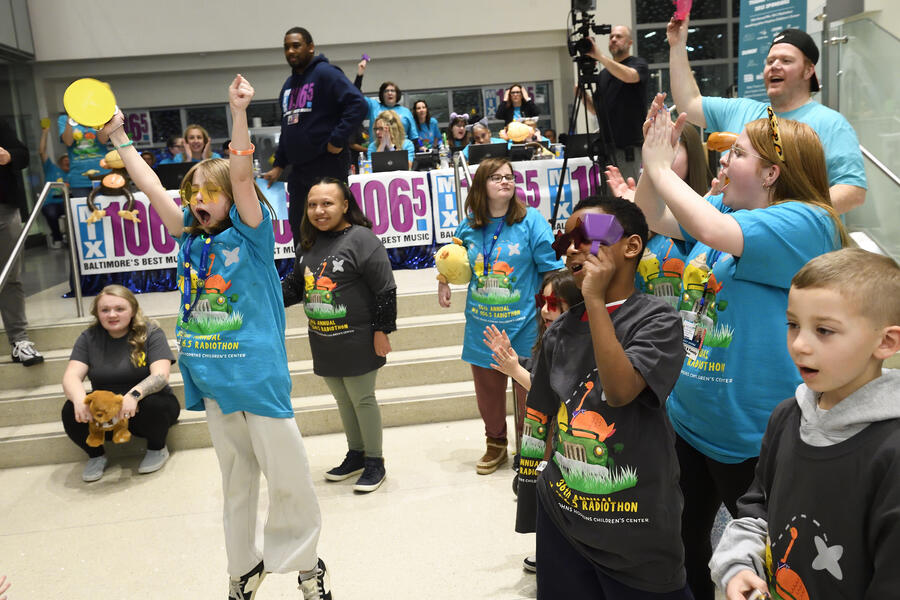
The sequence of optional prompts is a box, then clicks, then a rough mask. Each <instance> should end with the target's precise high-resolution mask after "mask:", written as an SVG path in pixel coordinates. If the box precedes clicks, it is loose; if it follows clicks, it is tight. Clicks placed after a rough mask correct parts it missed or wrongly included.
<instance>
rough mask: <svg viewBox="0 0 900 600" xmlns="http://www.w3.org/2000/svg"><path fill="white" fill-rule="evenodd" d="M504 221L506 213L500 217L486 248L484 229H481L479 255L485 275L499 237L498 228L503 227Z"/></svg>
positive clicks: (488, 269) (489, 267)
mask: <svg viewBox="0 0 900 600" xmlns="http://www.w3.org/2000/svg"><path fill="white" fill-rule="evenodd" d="M504 221H506V215H504V216H503V217H501V218H500V222H499V223H497V229H496V230H495V231H494V235H493V236H491V247H490V248H487V242H485V241H484V229H482V230H481V256H482V257H483V258H482V263H483V265H484V274H485V275H487V274H488V272H490V270H491V263H492V262H493V261H492V260H491V255H492V254H493V253H494V246H496V245H497V240H498V239H500V230H501V229H503V222H504Z"/></svg>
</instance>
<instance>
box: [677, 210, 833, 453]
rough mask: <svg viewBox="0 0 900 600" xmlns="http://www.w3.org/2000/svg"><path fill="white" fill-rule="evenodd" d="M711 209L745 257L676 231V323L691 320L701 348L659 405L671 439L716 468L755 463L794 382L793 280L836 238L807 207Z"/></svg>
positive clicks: (819, 213)
mask: <svg viewBox="0 0 900 600" xmlns="http://www.w3.org/2000/svg"><path fill="white" fill-rule="evenodd" d="M710 203H711V204H712V205H713V206H715V207H716V208H717V209H718V210H719V211H721V212H722V213H726V214H730V215H731V216H732V217H734V219H735V220H736V221H737V223H738V225H740V227H741V231H742V232H743V236H744V251H743V256H741V257H738V258H735V257H733V256H731V255H730V254H725V253H722V252H719V251H718V250H713V249H712V248H710V247H709V246H707V245H705V244H702V243H700V242H698V241H696V240H694V239H693V238H691V237H690V236H689V235H688V234H687V232H683V233H684V234H685V238H686V241H685V244H686V248H687V256H686V257H685V261H684V274H683V277H682V291H681V300H680V302H679V305H678V309H679V312H680V314H681V316H682V318H683V319H684V318H685V317H686V316H688V317H691V318H692V320H695V319H693V317H694V315H695V314H699V319H698V320H697V330H698V331H702V333H701V334H700V337H702V339H703V344H702V346H701V347H700V353H699V356H698V357H697V358H696V359H693V358H691V357H690V356H688V357H687V358H685V360H684V365H683V366H682V369H681V376H680V377H679V378H678V382H677V383H676V384H675V389H674V390H673V391H672V394H671V395H670V396H669V401H668V403H667V407H668V411H669V418H670V419H671V420H672V426H673V427H674V428H675V431H676V432H677V433H678V435H679V436H681V437H682V438H683V439H684V440H685V441H687V442H688V443H689V444H690V445H691V446H693V447H694V448H696V449H697V450H699V451H700V452H702V453H703V454H705V455H706V456H709V457H710V458H712V459H714V460H717V461H719V462H723V463H738V462H742V461H744V460H747V459H748V458H751V457H755V456H759V447H760V441H761V440H762V435H763V432H764V431H765V429H766V423H767V422H768V420H769V415H770V414H771V413H772V410H773V409H774V408H775V407H776V406H777V405H778V403H779V402H781V401H782V400H784V399H785V398H790V397H791V396H792V395H793V394H794V391H795V390H796V388H797V385H798V384H799V383H800V375H799V374H798V372H797V369H796V367H795V366H794V363H793V361H792V360H791V357H790V355H789V354H788V351H787V343H786V340H787V324H786V318H785V311H786V310H787V297H788V290H789V289H790V286H791V278H793V276H794V274H796V273H797V271H799V270H800V268H801V267H802V266H803V265H805V264H806V263H807V262H808V261H809V260H810V259H812V258H814V257H816V256H819V255H820V254H824V253H826V252H830V251H832V250H836V249H837V248H838V247H839V240H838V238H837V234H836V232H835V226H834V222H833V221H832V219H831V217H830V216H829V215H828V214H827V213H826V212H825V211H824V210H823V209H820V208H817V207H814V206H812V205H810V204H806V203H803V202H783V203H781V204H776V205H774V206H769V207H767V208H760V209H755V210H739V211H735V212H731V209H729V208H728V207H726V206H724V205H723V204H722V197H721V196H715V197H713V198H710ZM710 269H711V270H712V276H711V277H708V278H707V277H706V275H707V273H708V272H709V271H710ZM704 282H705V283H704ZM704 290H705V292H704ZM701 297H703V298H704V300H703V303H702V305H701V302H700V298H701ZM696 339H699V337H698V338H696Z"/></svg>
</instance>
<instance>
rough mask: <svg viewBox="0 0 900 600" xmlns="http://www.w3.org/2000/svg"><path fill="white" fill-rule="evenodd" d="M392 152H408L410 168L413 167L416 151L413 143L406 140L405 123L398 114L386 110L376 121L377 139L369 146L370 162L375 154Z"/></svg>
mask: <svg viewBox="0 0 900 600" xmlns="http://www.w3.org/2000/svg"><path fill="white" fill-rule="evenodd" d="M391 150H406V153H407V155H408V156H409V166H410V167H412V163H413V159H414V158H415V154H416V149H415V147H414V146H413V143H412V142H411V141H409V140H408V139H406V130H405V129H403V123H402V122H401V121H400V117H399V116H397V113H395V112H394V111H392V110H386V111H384V112H383V113H381V114H380V115H378V118H376V119H375V139H374V140H373V141H372V143H371V144H369V160H372V153H373V152H385V151H391Z"/></svg>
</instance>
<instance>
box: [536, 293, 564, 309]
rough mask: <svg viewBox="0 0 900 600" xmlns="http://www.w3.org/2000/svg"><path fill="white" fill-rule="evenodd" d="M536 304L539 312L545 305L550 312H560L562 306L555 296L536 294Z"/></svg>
mask: <svg viewBox="0 0 900 600" xmlns="http://www.w3.org/2000/svg"><path fill="white" fill-rule="evenodd" d="M534 303H535V304H536V305H537V309H538V310H541V309H542V308H544V305H545V304H546V305H547V310H549V311H556V310H559V308H560V304H561V303H560V300H559V298H557V297H556V295H555V294H550V295H549V296H545V295H543V294H535V295H534Z"/></svg>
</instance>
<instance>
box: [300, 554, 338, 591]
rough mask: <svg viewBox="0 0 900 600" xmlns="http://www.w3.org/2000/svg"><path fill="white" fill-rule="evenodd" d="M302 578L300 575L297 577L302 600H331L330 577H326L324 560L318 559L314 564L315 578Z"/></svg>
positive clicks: (326, 571)
mask: <svg viewBox="0 0 900 600" xmlns="http://www.w3.org/2000/svg"><path fill="white" fill-rule="evenodd" d="M302 576H303V575H302V574H301V575H299V576H298V577H297V583H299V584H300V591H301V592H303V600H332V597H331V577H329V575H328V569H327V568H326V567H325V561H324V560H322V559H321V558H320V559H319V562H318V564H316V576H315V577H310V578H309V579H301V577H302Z"/></svg>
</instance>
